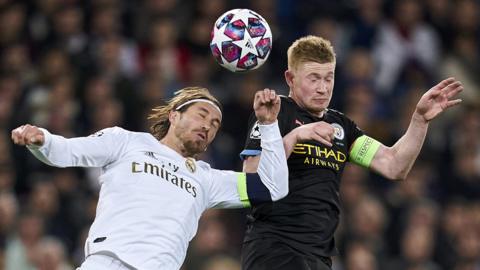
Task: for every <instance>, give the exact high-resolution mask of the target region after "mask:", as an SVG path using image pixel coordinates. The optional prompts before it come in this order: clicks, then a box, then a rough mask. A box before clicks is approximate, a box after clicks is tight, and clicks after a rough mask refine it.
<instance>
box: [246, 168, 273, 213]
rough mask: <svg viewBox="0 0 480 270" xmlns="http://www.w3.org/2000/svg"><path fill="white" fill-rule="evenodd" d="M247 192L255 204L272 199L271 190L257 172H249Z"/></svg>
mask: <svg viewBox="0 0 480 270" xmlns="http://www.w3.org/2000/svg"><path fill="white" fill-rule="evenodd" d="M247 194H248V198H249V200H250V203H251V204H252V205H253V206H255V205H258V204H261V203H265V202H271V201H272V195H271V193H270V190H269V189H268V188H267V187H266V186H265V184H264V183H263V182H262V180H261V178H260V175H258V174H257V173H247Z"/></svg>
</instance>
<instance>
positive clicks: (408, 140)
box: [389, 113, 428, 179]
mask: <svg viewBox="0 0 480 270" xmlns="http://www.w3.org/2000/svg"><path fill="white" fill-rule="evenodd" d="M427 130H428V122H427V121H425V119H424V118H423V117H421V116H419V115H418V114H416V113H414V114H413V116H412V119H411V121H410V125H409V126H408V129H407V131H406V132H405V134H404V135H403V136H402V137H401V138H400V139H399V140H398V141H397V142H396V143H395V145H393V146H392V147H391V151H392V160H391V161H390V166H389V167H390V168H391V170H392V176H393V178H396V179H405V177H406V176H407V175H408V173H409V172H410V169H411V168H412V166H413V164H414V162H415V160H416V159H417V157H418V154H419V153H420V150H421V149H422V146H423V143H424V141H425V137H426V135H427Z"/></svg>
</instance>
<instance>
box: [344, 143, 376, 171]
mask: <svg viewBox="0 0 480 270" xmlns="http://www.w3.org/2000/svg"><path fill="white" fill-rule="evenodd" d="M379 147H380V142H378V141H377V140H375V139H373V138H370V137H368V136H366V135H362V136H360V137H358V138H357V139H356V140H355V142H354V143H353V146H352V149H351V150H350V155H349V160H350V161H351V162H353V163H355V164H358V165H360V166H363V167H366V168H368V167H370V164H371V163H372V160H373V157H374V156H375V154H376V153H377V151H378V148H379Z"/></svg>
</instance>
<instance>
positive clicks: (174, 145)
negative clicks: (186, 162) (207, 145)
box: [160, 134, 194, 157]
mask: <svg viewBox="0 0 480 270" xmlns="http://www.w3.org/2000/svg"><path fill="white" fill-rule="evenodd" d="M160 142H161V143H162V144H164V145H166V146H168V147H169V148H171V149H173V150H174V151H175V152H177V153H179V154H180V155H181V156H182V157H193V156H194V154H193V153H190V152H189V151H187V149H186V148H185V145H183V143H182V142H181V141H180V140H179V139H178V138H176V137H174V136H173V137H172V136H168V134H167V135H166V136H165V137H163V139H161V140H160Z"/></svg>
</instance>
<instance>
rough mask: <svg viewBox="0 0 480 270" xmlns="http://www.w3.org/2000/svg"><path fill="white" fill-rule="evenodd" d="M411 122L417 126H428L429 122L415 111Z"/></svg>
mask: <svg viewBox="0 0 480 270" xmlns="http://www.w3.org/2000/svg"><path fill="white" fill-rule="evenodd" d="M412 122H415V123H418V124H424V125H426V124H428V122H429V120H427V119H425V116H424V115H422V114H420V113H418V112H417V111H416V110H415V112H414V113H413V115H412Z"/></svg>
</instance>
